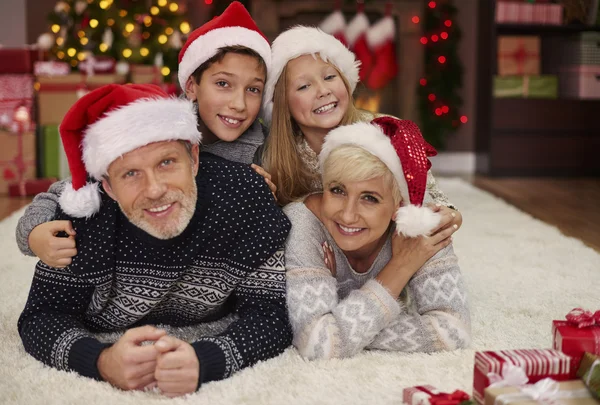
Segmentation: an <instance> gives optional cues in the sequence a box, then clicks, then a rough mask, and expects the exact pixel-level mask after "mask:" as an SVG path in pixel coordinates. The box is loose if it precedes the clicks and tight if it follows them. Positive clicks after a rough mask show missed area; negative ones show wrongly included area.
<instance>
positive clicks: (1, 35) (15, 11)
mask: <svg viewBox="0 0 600 405" xmlns="http://www.w3.org/2000/svg"><path fill="white" fill-rule="evenodd" d="M0 10H1V11H0V45H3V46H5V47H15V46H22V45H24V44H25V43H26V42H27V41H26V40H27V37H26V33H25V27H26V19H25V2H24V1H23V0H0Z"/></svg>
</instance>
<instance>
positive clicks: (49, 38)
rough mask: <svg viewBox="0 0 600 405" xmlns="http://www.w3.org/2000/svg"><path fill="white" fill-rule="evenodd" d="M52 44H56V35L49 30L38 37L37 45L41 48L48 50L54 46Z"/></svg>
mask: <svg viewBox="0 0 600 405" xmlns="http://www.w3.org/2000/svg"><path fill="white" fill-rule="evenodd" d="M52 45H54V35H52V34H50V33H49V32H46V33H45V34H42V35H40V36H39V37H38V40H37V46H38V47H39V48H40V49H42V50H44V51H47V50H48V49H50V48H52Z"/></svg>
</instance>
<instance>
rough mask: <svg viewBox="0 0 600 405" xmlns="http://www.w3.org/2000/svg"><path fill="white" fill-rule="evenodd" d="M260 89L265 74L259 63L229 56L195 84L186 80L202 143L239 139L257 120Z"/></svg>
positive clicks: (232, 54)
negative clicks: (196, 103) (196, 107)
mask: <svg viewBox="0 0 600 405" xmlns="http://www.w3.org/2000/svg"><path fill="white" fill-rule="evenodd" d="M264 86H265V70H264V68H263V67H262V66H261V64H260V63H259V61H258V60H256V58H255V57H253V56H249V55H240V54H236V53H231V52H229V53H227V54H225V56H224V57H223V59H222V60H221V61H220V62H215V63H213V64H212V65H210V66H209V67H208V69H206V70H205V71H204V73H202V77H201V78H200V83H199V84H196V82H195V81H194V79H193V78H192V77H190V78H189V79H188V81H187V84H186V95H187V98H188V99H189V100H192V101H197V102H198V114H199V116H200V120H201V123H200V130H201V132H202V138H203V139H202V141H203V143H204V144H208V143H212V142H215V141H217V140H219V139H220V140H222V141H226V142H232V141H235V140H236V139H237V138H239V137H240V135H242V134H243V133H244V132H245V131H246V130H247V129H248V128H249V127H250V125H252V123H253V122H254V120H256V117H257V116H258V113H259V111H260V106H261V102H262V94H263V90H264Z"/></svg>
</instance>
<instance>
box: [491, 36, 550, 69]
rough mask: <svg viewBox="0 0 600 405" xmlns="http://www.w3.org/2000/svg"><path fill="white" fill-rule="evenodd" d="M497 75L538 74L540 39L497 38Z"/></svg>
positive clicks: (529, 37) (533, 37)
mask: <svg viewBox="0 0 600 405" xmlns="http://www.w3.org/2000/svg"><path fill="white" fill-rule="evenodd" d="M498 74H499V75H500V76H508V75H533V76H537V75H539V74H540V37H536V36H523V37H514V36H501V37H498Z"/></svg>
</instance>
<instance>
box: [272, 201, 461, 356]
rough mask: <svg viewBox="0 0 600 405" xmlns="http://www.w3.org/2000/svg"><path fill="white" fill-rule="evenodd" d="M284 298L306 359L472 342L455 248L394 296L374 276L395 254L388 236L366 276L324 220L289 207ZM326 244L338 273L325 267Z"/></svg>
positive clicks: (449, 347)
mask: <svg viewBox="0 0 600 405" xmlns="http://www.w3.org/2000/svg"><path fill="white" fill-rule="evenodd" d="M284 212H285V213H286V214H287V215H288V217H289V218H290V221H291V222H292V230H291V232H290V235H289V237H288V241H287V244H286V249H285V257H286V269H287V302H288V310H289V313H290V315H289V316H290V322H291V324H292V329H293V331H294V340H293V343H294V346H296V348H297V349H298V351H299V352H300V354H301V355H303V356H304V357H306V358H309V359H328V358H338V357H351V356H353V355H355V354H356V353H358V352H359V351H361V350H363V349H382V350H393V351H404V352H433V351H439V350H453V349H457V348H464V347H466V346H468V345H469V344H470V340H471V338H470V337H471V321H470V315H469V307H468V304H467V293H466V288H465V284H464V281H463V279H462V276H461V273H460V269H459V267H458V261H457V258H456V256H455V255H454V252H453V250H452V245H450V246H449V247H447V248H445V249H443V250H441V251H440V252H438V253H437V254H436V255H435V256H434V257H432V258H431V259H430V260H429V261H427V263H425V265H424V266H423V267H422V268H421V269H419V271H417V273H415V275H414V276H413V277H412V278H411V279H410V281H409V283H408V284H407V287H406V288H405V289H404V291H403V292H402V294H401V296H400V299H399V300H398V301H396V300H395V299H394V298H393V297H392V296H391V295H390V294H389V293H388V291H387V290H386V289H385V287H383V286H382V285H381V284H379V283H378V282H377V281H376V280H374V278H375V277H376V276H377V274H379V272H380V271H381V270H382V269H383V267H385V265H386V264H387V263H388V262H389V261H390V259H391V257H392V244H391V237H388V239H387V241H386V243H385V244H384V246H383V248H382V249H381V251H380V252H379V254H378V256H377V257H376V258H375V260H374V262H373V264H372V266H371V268H370V269H369V270H368V271H367V272H365V273H357V272H356V271H354V270H353V269H352V267H351V266H350V264H349V263H348V260H347V259H346V257H345V256H344V253H343V252H342V251H341V249H340V248H339V247H338V246H337V245H336V244H335V241H334V240H333V238H332V237H331V236H330V235H329V233H328V232H327V230H326V229H325V227H324V226H323V224H322V223H321V222H320V221H319V219H318V218H317V217H316V216H315V215H314V214H313V213H312V212H311V211H310V210H309V209H308V208H307V207H306V206H305V205H304V203H302V202H295V203H291V204H288V205H287V206H286V207H285V208H284ZM325 241H327V242H328V243H329V244H330V245H331V247H332V248H333V251H334V254H335V260H336V277H333V276H332V275H331V272H330V271H329V270H328V269H327V266H326V265H325V261H324V257H323V250H322V248H321V244H322V243H323V242H325Z"/></svg>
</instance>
